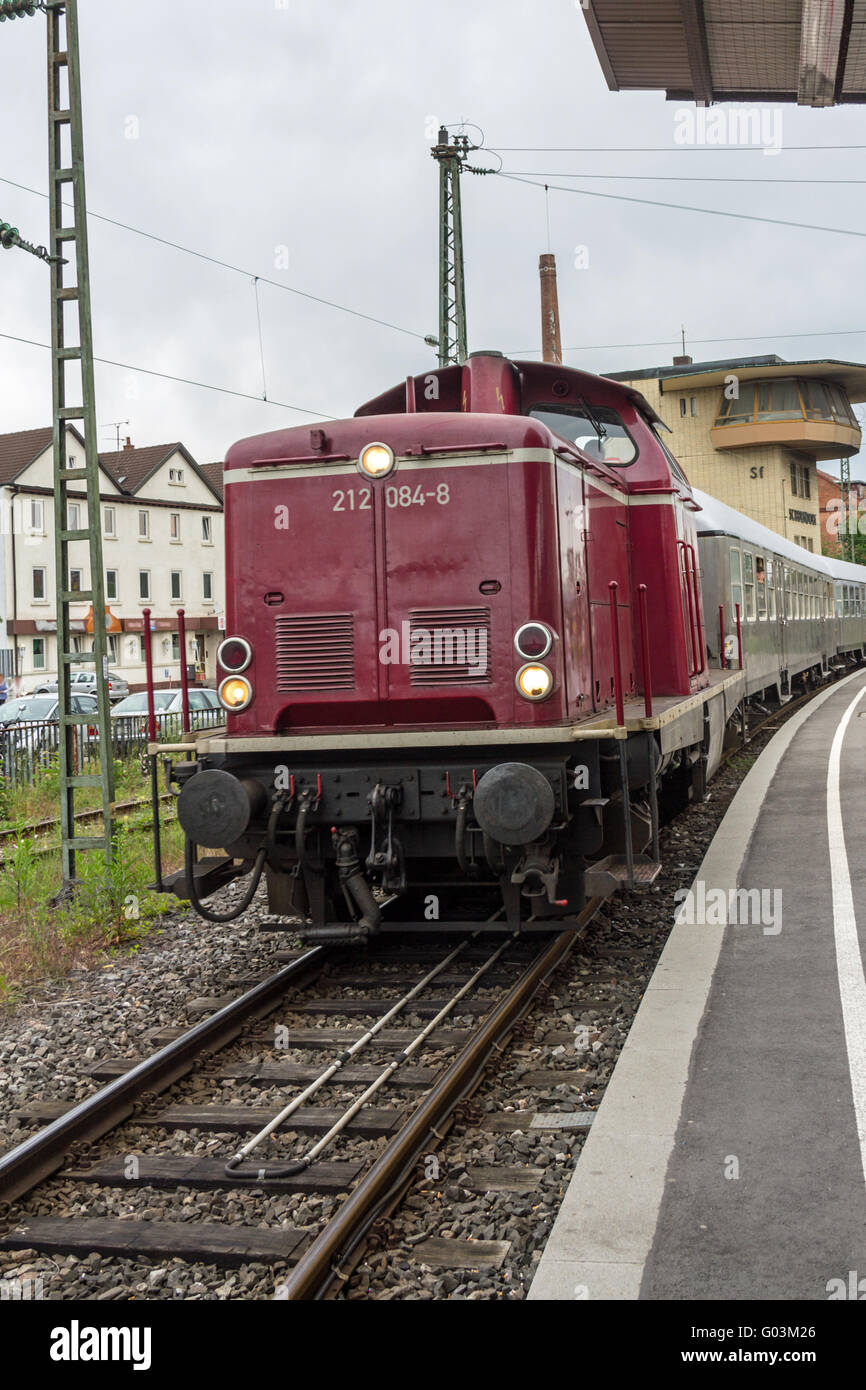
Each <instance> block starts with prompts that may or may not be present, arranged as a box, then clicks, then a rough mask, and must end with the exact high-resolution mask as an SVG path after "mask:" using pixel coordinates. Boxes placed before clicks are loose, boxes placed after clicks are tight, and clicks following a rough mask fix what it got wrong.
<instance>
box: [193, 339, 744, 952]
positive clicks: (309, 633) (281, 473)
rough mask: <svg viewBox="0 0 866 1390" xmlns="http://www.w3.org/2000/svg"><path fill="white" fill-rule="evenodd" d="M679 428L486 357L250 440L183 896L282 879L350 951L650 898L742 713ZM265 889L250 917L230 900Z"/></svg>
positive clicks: (238, 451) (200, 897)
mask: <svg viewBox="0 0 866 1390" xmlns="http://www.w3.org/2000/svg"><path fill="white" fill-rule="evenodd" d="M664 428H665V427H664V426H663V424H662V422H661V420H660V419H659V418H658V416H656V414H655V412H654V411H653V410H652V408H651V407H650V405H649V404H648V402H647V401H646V400H645V399H644V398H643V396H641V395H640V394H639V392H637V391H635V390H632V389H631V388H628V387H625V386H622V385H620V384H618V383H617V382H614V381H610V380H606V379H604V378H602V377H596V376H592V375H590V374H587V373H584V372H578V371H572V370H570V369H568V368H566V367H562V366H559V365H550V364H540V363H534V362H512V361H510V360H508V359H506V358H505V357H503V356H502V355H501V354H499V353H495V352H481V353H474V354H473V355H472V356H471V357H470V358H469V359H468V361H467V362H466V363H465V364H464V365H463V366H451V367H446V368H442V369H440V370H438V371H431V372H429V373H426V374H424V375H422V376H418V377H410V378H409V379H408V380H407V381H406V382H405V383H404V384H402V385H400V386H398V387H395V388H394V389H392V390H390V391H388V392H386V393H385V394H384V395H382V396H380V397H378V398H377V399H376V400H374V401H371V402H369V403H368V404H366V405H364V406H362V407H361V409H360V410H359V411H358V412H357V414H356V415H355V417H354V418H353V419H351V420H342V421H339V422H335V423H332V424H328V425H327V426H325V427H317V428H312V429H311V428H309V427H298V428H294V429H287V430H280V431H277V432H275V433H271V434H266V435H261V436H258V437H257V438H254V439H247V440H244V441H242V442H241V443H239V444H236V445H235V446H234V447H233V448H232V449H231V450H230V452H229V454H228V457H227V460H226V466H225V494H226V546H227V593H228V601H227V623H228V633H229V634H230V635H229V636H228V637H227V638H226V640H225V641H224V642H223V644H222V646H221V648H220V654H219V662H220V668H221V683H220V699H221V702H222V704H223V706H224V707H225V709H226V711H227V719H226V726H227V727H226V728H225V729H221V730H217V731H213V732H208V733H207V734H205V735H202V736H200V737H199V739H198V741H197V745H196V757H195V760H194V761H188V762H184V763H180V764H176V765H175V766H174V767H173V768H172V770H171V776H172V778H173V780H174V781H175V782H176V783H177V784H178V785H179V786H180V789H181V790H180V797H179V802H178V814H179V818H180V821H181V824H182V826H183V829H184V831H185V835H186V839H187V855H186V864H185V868H184V870H183V871H182V872H180V873H179V874H176V875H174V876H173V879H172V880H171V886H172V887H173V889H174V891H175V892H176V893H178V895H179V896H182V897H185V898H191V899H192V902H193V904H194V906H195V907H196V908H197V910H199V911H200V912H201V913H202V915H203V916H205V917H207V918H208V919H209V920H213V921H221V920H229V918H230V917H234V916H236V915H238V913H239V912H240V911H242V910H243V909H244V907H245V906H246V905H247V904H248V903H249V901H251V899H252V895H253V893H254V892H255V889H256V887H257V885H258V883H259V880H260V879H261V876H262V874H265V875H266V879H267V888H268V898H269V906H270V910H271V912H272V913H273V914H274V915H275V916H276V917H280V918H284V917H296V916H300V917H301V918H302V919H303V920H304V922H305V924H306V926H305V929H304V935H306V937H307V938H308V939H312V940H316V939H318V940H324V939H362V938H365V937H368V936H370V935H371V934H373V933H375V932H377V931H381V930H406V929H408V928H410V927H414V928H420V929H423V930H431V929H436V928H437V927H439V928H441V929H447V930H452V931H453V930H455V929H460V928H468V927H470V926H471V927H472V929H478V928H479V926H481V927H486V928H487V929H489V930H503V929H508V930H514V929H516V928H521V929H526V930H539V929H547V930H549V929H550V927H551V925H552V924H553V922H554V921H557V920H558V921H559V923H560V925H561V924H562V922H563V921H564V922H565V923H566V924H567V923H568V921H569V920H573V919H574V918H575V916H576V915H577V913H578V912H579V911H580V909H581V907H582V906H583V905H584V903H585V901H586V899H587V898H588V897H592V896H598V895H599V894H605V893H609V892H611V891H614V890H615V889H616V888H617V887H618V886H634V885H635V883H642V882H648V881H651V879H652V878H653V877H654V876H655V873H656V872H657V869H658V833H657V832H658V809H657V808H658V790H657V788H658V780H657V779H658V778H659V777H661V776H665V777H666V778H668V779H671V780H673V781H676V780H677V779H679V782H680V784H681V785H682V786H684V785H687V784H689V785H690V784H691V783H692V782H693V781H694V779H695V778H696V777H697V778H703V777H705V776H706V774H707V771H708V770H712V764H713V763H714V762H716V761H717V760H718V753H719V751H720V749H721V742H722V735H723V731H724V725H725V722H726V719H727V717H728V715H729V713H730V708H731V701H730V700H728V701H726V699H725V687H726V686H727V684H728V683H729V681H730V675H728V676H727V677H726V675H725V673H724V672H722V671H719V670H715V671H713V672H710V671H708V669H707V662H706V657H705V650H706V647H705V640H704V633H703V626H702V623H703V619H702V604H701V594H700V583H699V577H698V572H697V562H696V534H695V526H694V517H693V512H694V511H695V509H696V504H695V503H694V501H693V499H692V494H691V490H690V488H689V485H688V482H687V480H686V478H685V476H684V475H683V473H682V471H681V470H680V468H679V466H678V465H677V463H676V461H675V460H674V458H673V457H672V455H671V454H670V452H669V451H668V450H667V449H666V447H665V445H664V444H663V443H662V440H661V430H662V429H664ZM199 847H204V848H209V849H213V850H220V851H222V852H223V853H222V854H221V855H219V856H208V857H203V858H200V857H199V855H198V848H199ZM647 849H650V852H649V853H646V852H645V851H646V850H647ZM241 874H250V881H249V884H248V887H247V890H246V892H245V893H244V894H243V896H242V898H241V900H240V902H239V903H235V904H234V906H233V908H232V910H231V912H226V911H225V910H223V911H220V910H219V909H218V908H216V907H214V906H213V905H211V904H209V903H208V902H206V901H204V900H205V899H208V898H209V897H210V895H211V894H213V893H214V892H215V891H216V890H217V889H218V888H220V887H221V886H222V885H224V884H225V883H227V882H229V881H230V880H231V879H233V878H236V877H238V876H240V875H241Z"/></svg>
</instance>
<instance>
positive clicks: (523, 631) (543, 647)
mask: <svg viewBox="0 0 866 1390" xmlns="http://www.w3.org/2000/svg"><path fill="white" fill-rule="evenodd" d="M514 645H515V647H516V649H517V653H518V655H519V656H522V657H523V660H524V661H542V660H543V659H544V657H546V656H547V653H548V652H549V651H550V649H551V647H552V646H553V633H552V632H551V631H550V628H549V627H545V625H544V623H524V624H523V627H519V628H518V629H517V631H516V633H515V634H514Z"/></svg>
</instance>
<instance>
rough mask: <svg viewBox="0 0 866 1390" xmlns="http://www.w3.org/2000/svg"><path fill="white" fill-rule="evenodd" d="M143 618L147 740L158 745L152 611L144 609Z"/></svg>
mask: <svg viewBox="0 0 866 1390" xmlns="http://www.w3.org/2000/svg"><path fill="white" fill-rule="evenodd" d="M141 616H142V617H143V618H144V665H145V670H146V671H147V738H148V742H149V743H156V710H155V708H154V698H153V649H152V639H151V632H150V609H149V608H143V609H142V611H141Z"/></svg>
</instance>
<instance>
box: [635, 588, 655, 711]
mask: <svg viewBox="0 0 866 1390" xmlns="http://www.w3.org/2000/svg"><path fill="white" fill-rule="evenodd" d="M646 596H647V587H646V584H638V586H637V599H638V608H639V610H640V651H641V666H642V667H643V670H642V672H641V675H642V676H643V707H644V713H645V714H646V717H647V719H652V713H653V678H652V668H651V666H650V645H649V619H648V618H647V606H646V605H647V598H646Z"/></svg>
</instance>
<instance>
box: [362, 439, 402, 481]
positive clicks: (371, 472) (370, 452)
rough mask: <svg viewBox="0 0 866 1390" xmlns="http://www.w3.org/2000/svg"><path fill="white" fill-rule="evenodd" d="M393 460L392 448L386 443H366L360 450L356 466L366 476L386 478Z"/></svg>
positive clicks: (391, 467)
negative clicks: (364, 447)
mask: <svg viewBox="0 0 866 1390" xmlns="http://www.w3.org/2000/svg"><path fill="white" fill-rule="evenodd" d="M395 462H396V460H395V458H394V450H393V449H391V448H389V447H388V445H387V444H368V445H367V447H366V449H362V450H361V457H360V458H359V459H358V468H359V469H360V471H361V472H362V473H363V474H364V475H365V477H367V478H386V477H387V476H388V474H389V473H390V472H391V471H392V469H393V468H394V464H395Z"/></svg>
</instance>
